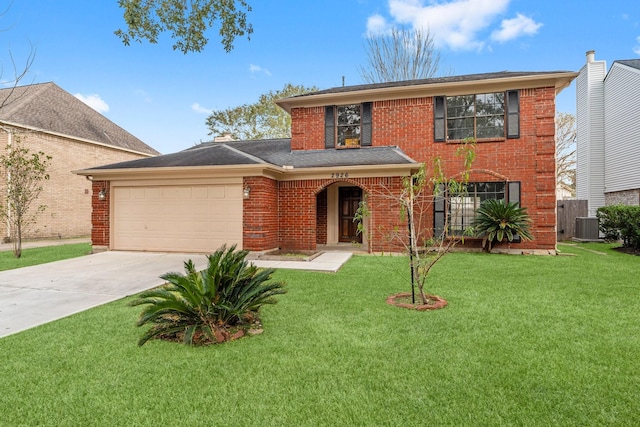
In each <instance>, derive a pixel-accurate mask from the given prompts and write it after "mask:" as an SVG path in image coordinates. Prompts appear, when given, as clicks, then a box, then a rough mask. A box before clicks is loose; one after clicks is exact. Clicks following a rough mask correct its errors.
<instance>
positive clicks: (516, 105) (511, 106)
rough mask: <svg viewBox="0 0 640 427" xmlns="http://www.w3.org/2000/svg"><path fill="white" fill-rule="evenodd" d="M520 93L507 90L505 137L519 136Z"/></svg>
mask: <svg viewBox="0 0 640 427" xmlns="http://www.w3.org/2000/svg"><path fill="white" fill-rule="evenodd" d="M519 98H520V94H519V92H518V91H517V90H508V91H507V138H520V99H519Z"/></svg>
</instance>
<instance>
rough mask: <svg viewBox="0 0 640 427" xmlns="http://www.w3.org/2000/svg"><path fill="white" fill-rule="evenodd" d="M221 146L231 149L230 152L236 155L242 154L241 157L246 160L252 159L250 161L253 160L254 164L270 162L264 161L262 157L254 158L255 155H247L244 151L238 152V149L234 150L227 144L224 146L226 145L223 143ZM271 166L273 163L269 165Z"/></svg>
mask: <svg viewBox="0 0 640 427" xmlns="http://www.w3.org/2000/svg"><path fill="white" fill-rule="evenodd" d="M221 145H222V146H223V147H225V148H227V149H229V150H231V151H233V152H234V153H236V154H240V155H241V156H245V157H246V158H248V159H250V160H253V161H254V162H258V163H262V164H267V163H269V162H267V161H265V160H264V159H261V158H260V157H256V156H254V155H252V154H249V153H245V152H244V151H242V150H238V149H237V148H233V147H231V146H229V145H227V144H224V143H223V144H221ZM269 164H271V163H269Z"/></svg>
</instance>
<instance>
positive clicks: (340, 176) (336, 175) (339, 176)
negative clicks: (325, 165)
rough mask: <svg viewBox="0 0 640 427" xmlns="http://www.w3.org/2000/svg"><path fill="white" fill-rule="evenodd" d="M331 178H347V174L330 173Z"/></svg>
mask: <svg viewBox="0 0 640 427" xmlns="http://www.w3.org/2000/svg"><path fill="white" fill-rule="evenodd" d="M331 178H349V172H336V173H332V174H331Z"/></svg>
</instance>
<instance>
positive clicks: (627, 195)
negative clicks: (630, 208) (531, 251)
mask: <svg viewBox="0 0 640 427" xmlns="http://www.w3.org/2000/svg"><path fill="white" fill-rule="evenodd" d="M576 82H577V83H576V97H577V109H576V113H577V115H576V124H577V132H578V134H577V143H576V154H577V159H576V160H577V162H576V196H577V198H578V199H581V200H587V201H588V204H589V216H595V215H596V211H597V209H598V208H599V207H601V206H605V205H612V204H624V205H639V204H640V166H639V165H640V108H639V107H638V100H639V99H640V59H630V60H624V61H614V62H613V65H612V66H611V69H610V70H609V72H607V65H606V62H605V61H596V60H595V52H594V51H589V52H587V63H586V64H585V66H584V67H583V68H582V69H581V70H580V75H579V76H578V78H577V80H576Z"/></svg>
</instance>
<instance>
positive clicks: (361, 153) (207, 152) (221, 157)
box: [92, 139, 415, 170]
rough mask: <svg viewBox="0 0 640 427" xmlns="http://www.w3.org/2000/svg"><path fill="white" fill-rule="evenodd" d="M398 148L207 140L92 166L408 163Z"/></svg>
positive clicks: (311, 165)
mask: <svg viewBox="0 0 640 427" xmlns="http://www.w3.org/2000/svg"><path fill="white" fill-rule="evenodd" d="M411 163H415V161H414V160H412V159H411V158H409V157H407V156H406V155H405V154H404V153H403V152H402V151H401V150H400V149H399V148H397V147H361V148H358V149H326V150H307V151H291V139H265V140H258V141H234V142H226V143H221V142H207V143H203V144H200V145H197V146H195V147H192V148H188V149H186V150H184V151H180V152H177V153H173V154H166V155H163V156H157V157H152V158H148V159H138V160H131V161H127V162H121V163H115V164H111V165H104V166H99V167H96V168H92V169H100V170H105V169H129V168H156V167H189V166H232V165H250V164H269V165H273V166H278V167H282V166H293V167H294V168H320V167H330V166H378V165H394V164H411Z"/></svg>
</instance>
